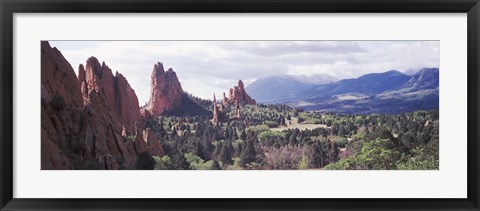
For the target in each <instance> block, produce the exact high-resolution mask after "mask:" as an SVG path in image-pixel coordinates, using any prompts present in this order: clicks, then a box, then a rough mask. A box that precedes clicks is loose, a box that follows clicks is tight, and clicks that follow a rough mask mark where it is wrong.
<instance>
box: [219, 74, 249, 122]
mask: <svg viewBox="0 0 480 211" xmlns="http://www.w3.org/2000/svg"><path fill="white" fill-rule="evenodd" d="M240 104H243V105H247V104H248V105H255V104H256V102H255V100H254V99H253V98H252V97H250V96H249V95H248V94H247V92H246V91H245V87H244V85H243V81H242V80H238V86H234V87H233V88H230V91H229V97H227V96H226V95H225V92H224V93H223V98H222V101H221V103H220V104H217V98H216V97H215V94H213V118H212V120H213V123H215V124H216V123H218V122H226V121H229V120H233V119H235V120H240V119H241V118H242V115H241V112H240ZM231 105H235V114H234V116H229V115H228V113H229V110H230V106H231Z"/></svg>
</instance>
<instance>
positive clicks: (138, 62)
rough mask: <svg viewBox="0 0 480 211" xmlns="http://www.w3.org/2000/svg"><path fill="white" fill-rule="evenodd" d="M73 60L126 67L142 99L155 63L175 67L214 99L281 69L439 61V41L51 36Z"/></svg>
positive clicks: (344, 69)
mask: <svg viewBox="0 0 480 211" xmlns="http://www.w3.org/2000/svg"><path fill="white" fill-rule="evenodd" d="M50 44H51V45H52V46H54V47H57V48H58V49H59V50H60V51H61V52H62V54H63V56H64V57H65V58H66V59H67V61H68V62H69V63H70V64H71V65H72V67H73V69H74V70H75V72H76V74H77V72H78V66H79V64H85V62H86V60H87V59H88V58H89V57H91V56H95V57H96V58H97V59H98V60H99V61H100V62H102V61H104V62H105V64H107V65H108V66H109V67H110V68H111V69H112V71H118V72H119V73H122V74H123V75H124V76H125V77H126V78H127V80H128V82H129V83H130V86H131V87H132V88H133V89H134V90H135V93H136V94H137V96H138V99H139V103H140V105H144V104H145V103H146V102H147V101H148V99H149V97H150V96H149V95H150V75H151V73H152V71H153V66H154V64H156V63H157V62H162V63H163V65H164V67H165V70H166V69H168V68H172V69H173V70H174V71H175V72H176V73H177V76H178V78H179V80H180V83H181V84H182V88H183V90H184V91H187V92H189V93H191V94H193V95H195V96H198V97H201V98H204V99H211V98H212V96H213V93H216V94H217V95H218V96H220V95H221V94H222V93H223V92H227V91H228V89H229V88H230V87H233V86H234V85H236V84H237V81H238V79H242V80H243V82H244V84H245V86H248V84H250V83H252V82H253V81H255V80H257V79H259V78H264V77H269V76H274V75H281V74H288V75H307V76H311V75H316V74H326V75H330V76H333V77H335V78H338V79H345V78H356V77H359V76H361V75H364V74H367V73H379V72H386V71H389V70H399V71H401V72H407V71H414V70H419V69H421V68H425V67H439V65H440V42H438V41H50Z"/></svg>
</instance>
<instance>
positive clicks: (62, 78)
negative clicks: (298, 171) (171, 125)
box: [41, 42, 163, 169]
mask: <svg viewBox="0 0 480 211" xmlns="http://www.w3.org/2000/svg"><path fill="white" fill-rule="evenodd" d="M41 52H42V53H41V62H42V63H41V74H42V78H41V106H42V107H41V146H42V147H41V153H42V154H41V169H118V168H127V169H134V167H135V162H136V160H137V157H138V155H139V154H140V153H142V152H145V151H147V150H148V151H150V148H152V152H153V153H156V154H159V155H160V154H162V153H163V150H162V148H161V146H160V143H159V142H158V140H156V141H157V143H155V137H154V134H152V133H150V134H148V133H147V134H148V136H147V137H143V133H142V132H140V133H139V132H138V131H142V130H143V128H142V125H141V123H140V126H138V125H137V121H134V120H140V119H141V116H140V110H139V109H138V107H137V106H138V100H137V97H136V95H135V93H134V92H133V90H132V89H131V87H130V85H128V82H127V81H126V79H125V78H124V77H123V76H121V75H120V74H118V73H117V74H116V76H113V74H112V73H111V71H110V69H109V68H108V67H107V66H106V65H105V64H103V65H100V64H99V63H98V61H97V60H96V59H94V58H91V59H89V60H88V61H87V65H86V70H85V69H84V68H83V66H80V67H79V76H78V79H77V77H75V73H74V71H73V69H72V67H71V66H70V64H69V63H68V62H67V61H66V60H65V58H64V57H63V56H62V54H61V53H60V52H59V51H58V50H57V49H56V48H51V47H50V45H49V44H48V42H42V43H41ZM137 116H138V117H137ZM132 122H133V123H132ZM141 122H143V121H141ZM124 125H130V127H131V128H132V129H131V130H134V134H136V136H131V135H130V136H129V137H133V139H127V137H122V129H123V126H124ZM145 138H146V140H145ZM149 142H150V144H149Z"/></svg>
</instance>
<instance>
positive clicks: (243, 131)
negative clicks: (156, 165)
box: [240, 129, 247, 141]
mask: <svg viewBox="0 0 480 211" xmlns="http://www.w3.org/2000/svg"><path fill="white" fill-rule="evenodd" d="M240 139H242V140H244V141H245V140H247V133H246V132H245V129H243V130H242V133H240Z"/></svg>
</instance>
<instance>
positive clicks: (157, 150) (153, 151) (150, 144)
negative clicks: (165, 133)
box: [143, 128, 164, 156]
mask: <svg viewBox="0 0 480 211" xmlns="http://www.w3.org/2000/svg"><path fill="white" fill-rule="evenodd" d="M143 138H144V140H145V142H146V143H147V150H148V152H149V153H150V155H152V156H163V155H164V153H163V148H162V146H161V145H160V142H159V141H158V139H157V137H156V136H155V134H154V133H153V132H152V131H151V130H150V128H147V129H145V130H144V131H143Z"/></svg>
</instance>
